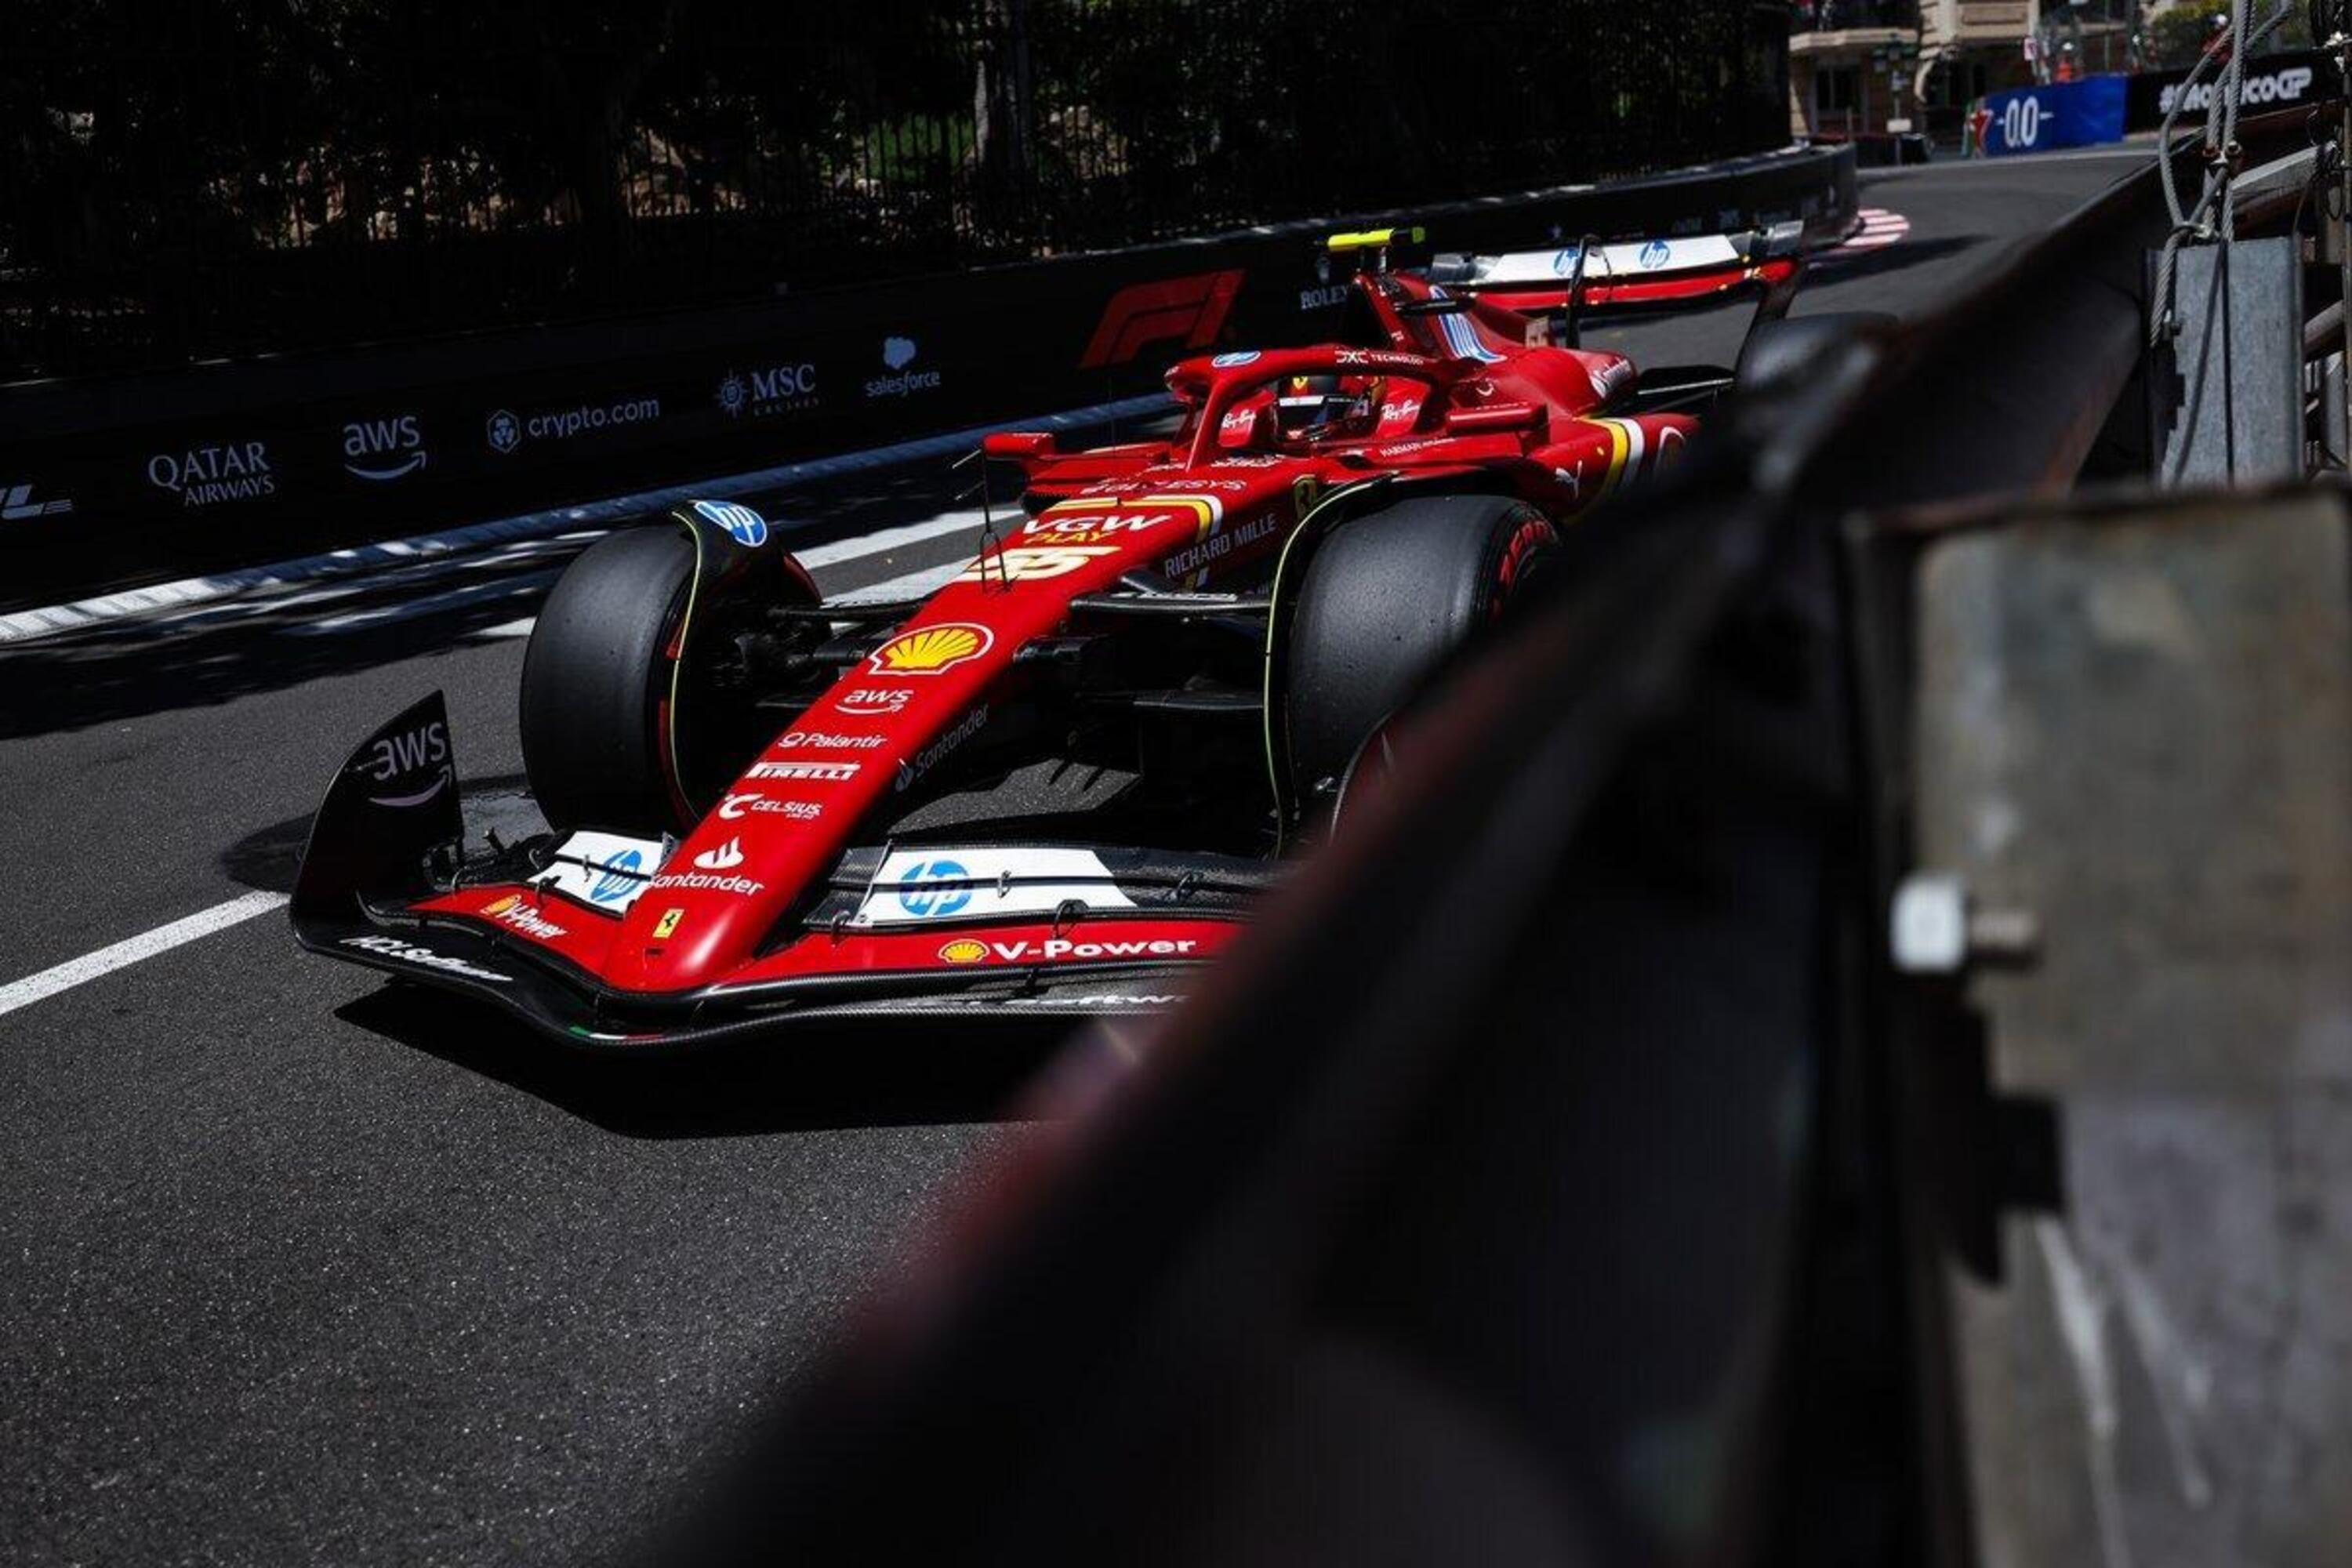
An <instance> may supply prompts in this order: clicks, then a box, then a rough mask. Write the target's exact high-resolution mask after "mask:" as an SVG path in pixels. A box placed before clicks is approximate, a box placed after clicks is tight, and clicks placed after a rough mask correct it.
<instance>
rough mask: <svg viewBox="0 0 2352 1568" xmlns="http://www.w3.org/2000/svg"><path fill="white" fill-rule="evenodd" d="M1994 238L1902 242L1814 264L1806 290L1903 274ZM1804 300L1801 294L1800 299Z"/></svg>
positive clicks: (1976, 236)
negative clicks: (1896, 273)
mask: <svg viewBox="0 0 2352 1568" xmlns="http://www.w3.org/2000/svg"><path fill="white" fill-rule="evenodd" d="M1992 239H1993V237H1992V236H1990V235H1982V234H1963V235H1955V236H1950V237H1946V238H1943V239H1901V240H1897V241H1895V243H1894V244H1893V245H1890V246H1886V247H1883V248H1881V249H1878V250H1862V251H1856V252H1855V253H1853V255H1851V256H1843V257H1840V258H1836V259H1835V260H1825V261H1818V262H1815V263H1814V264H1813V265H1812V266H1811V267H1810V268H1807V269H1806V271H1805V286H1806V287H1807V288H1809V289H1811V288H1825V287H1827V286H1828V285H1830V284H1832V283H1844V282H1848V281H1850V280H1852V279H1857V278H1876V277H1878V276H1880V275H1881V274H1883V273H1888V272H1901V271H1904V270H1906V269H1907V268H1913V267H1921V266H1925V265H1926V264H1927V263H1928V262H1930V261H1940V260H1942V259H1943V258H1945V257H1947V256H1958V254H1959V253H1960V252H1961V251H1963V250H1973V249H1975V248H1976V247H1978V246H1980V245H1985V244H1988V243H1990V242H1991V240H1992ZM1803 297H1804V296H1803V294H1802V293H1800V294H1799V295H1798V298H1800V299H1802V298H1803ZM1935 303H1936V301H1935V300H1920V301H1919V305H1920V306H1921V307H1923V308H1926V307H1932V306H1933V305H1934V304H1935Z"/></svg>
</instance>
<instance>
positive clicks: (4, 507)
mask: <svg viewBox="0 0 2352 1568" xmlns="http://www.w3.org/2000/svg"><path fill="white" fill-rule="evenodd" d="M71 510H73V500H72V499H71V498H70V497H67V496H60V497H58V499H57V500H34V499H33V487H32V486H30V485H0V521H7V522H22V521H25V520H26V518H31V517H63V516H64V515H65V514H66V513H67V512H69V511H71Z"/></svg>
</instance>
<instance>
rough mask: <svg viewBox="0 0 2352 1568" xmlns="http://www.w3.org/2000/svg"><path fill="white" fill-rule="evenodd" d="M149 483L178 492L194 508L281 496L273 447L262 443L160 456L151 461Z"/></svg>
mask: <svg viewBox="0 0 2352 1568" xmlns="http://www.w3.org/2000/svg"><path fill="white" fill-rule="evenodd" d="M147 482H148V483H149V484H151V485H153V486H154V487H155V488H156V489H165V490H173V491H175V492H177V493H178V495H179V498H180V503H181V504H182V505H183V506H191V507H197V506H215V505H218V504H219V503H220V502H222V501H233V500H257V499H259V498H260V497H262V496H267V495H275V494H277V493H278V480H277V479H276V477H275V476H274V475H272V474H271V473H270V471H269V447H268V445H267V444H266V443H264V442H260V441H240V442H236V443H233V444H230V445H227V446H220V447H189V448H188V449H187V450H186V451H185V452H158V453H156V454H155V455H154V456H153V457H152V458H148V459H147Z"/></svg>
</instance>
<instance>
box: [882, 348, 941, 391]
mask: <svg viewBox="0 0 2352 1568" xmlns="http://www.w3.org/2000/svg"><path fill="white" fill-rule="evenodd" d="M921 352H922V351H921V350H920V349H919V348H917V347H916V346H915V340H914V339H912V338H884V339H883V340H882V363H884V364H885V365H887V366H888V367H889V369H891V370H892V371H894V372H896V373H897V374H892V375H877V376H876V377H875V378H874V379H873V380H871V381H869V382H867V383H866V396H867V397H869V398H873V397H912V396H913V395H915V394H917V393H919V392H934V391H937V390H938V388H939V384H940V373H939V372H938V371H935V370H908V368H907V367H908V365H910V364H912V363H915V359H916V356H917V355H918V354H919V353H921Z"/></svg>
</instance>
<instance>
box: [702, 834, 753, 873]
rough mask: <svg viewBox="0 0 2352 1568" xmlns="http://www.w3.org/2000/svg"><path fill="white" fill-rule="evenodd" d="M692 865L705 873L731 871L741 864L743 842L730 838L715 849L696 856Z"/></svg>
mask: <svg viewBox="0 0 2352 1568" xmlns="http://www.w3.org/2000/svg"><path fill="white" fill-rule="evenodd" d="M694 863H695V864H696V865H698V866H699V867H701V868H703V869H704V870H706V871H732V870H733V869H735V868H736V867H738V866H740V865H741V864H742V863H743V841H742V840H741V839H740V838H730V839H729V840H728V841H727V842H726V843H724V844H721V845H720V846H719V847H718V848H716V849H706V850H704V851H703V852H702V853H701V854H699V855H697V856H696V857H695V858H694Z"/></svg>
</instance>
